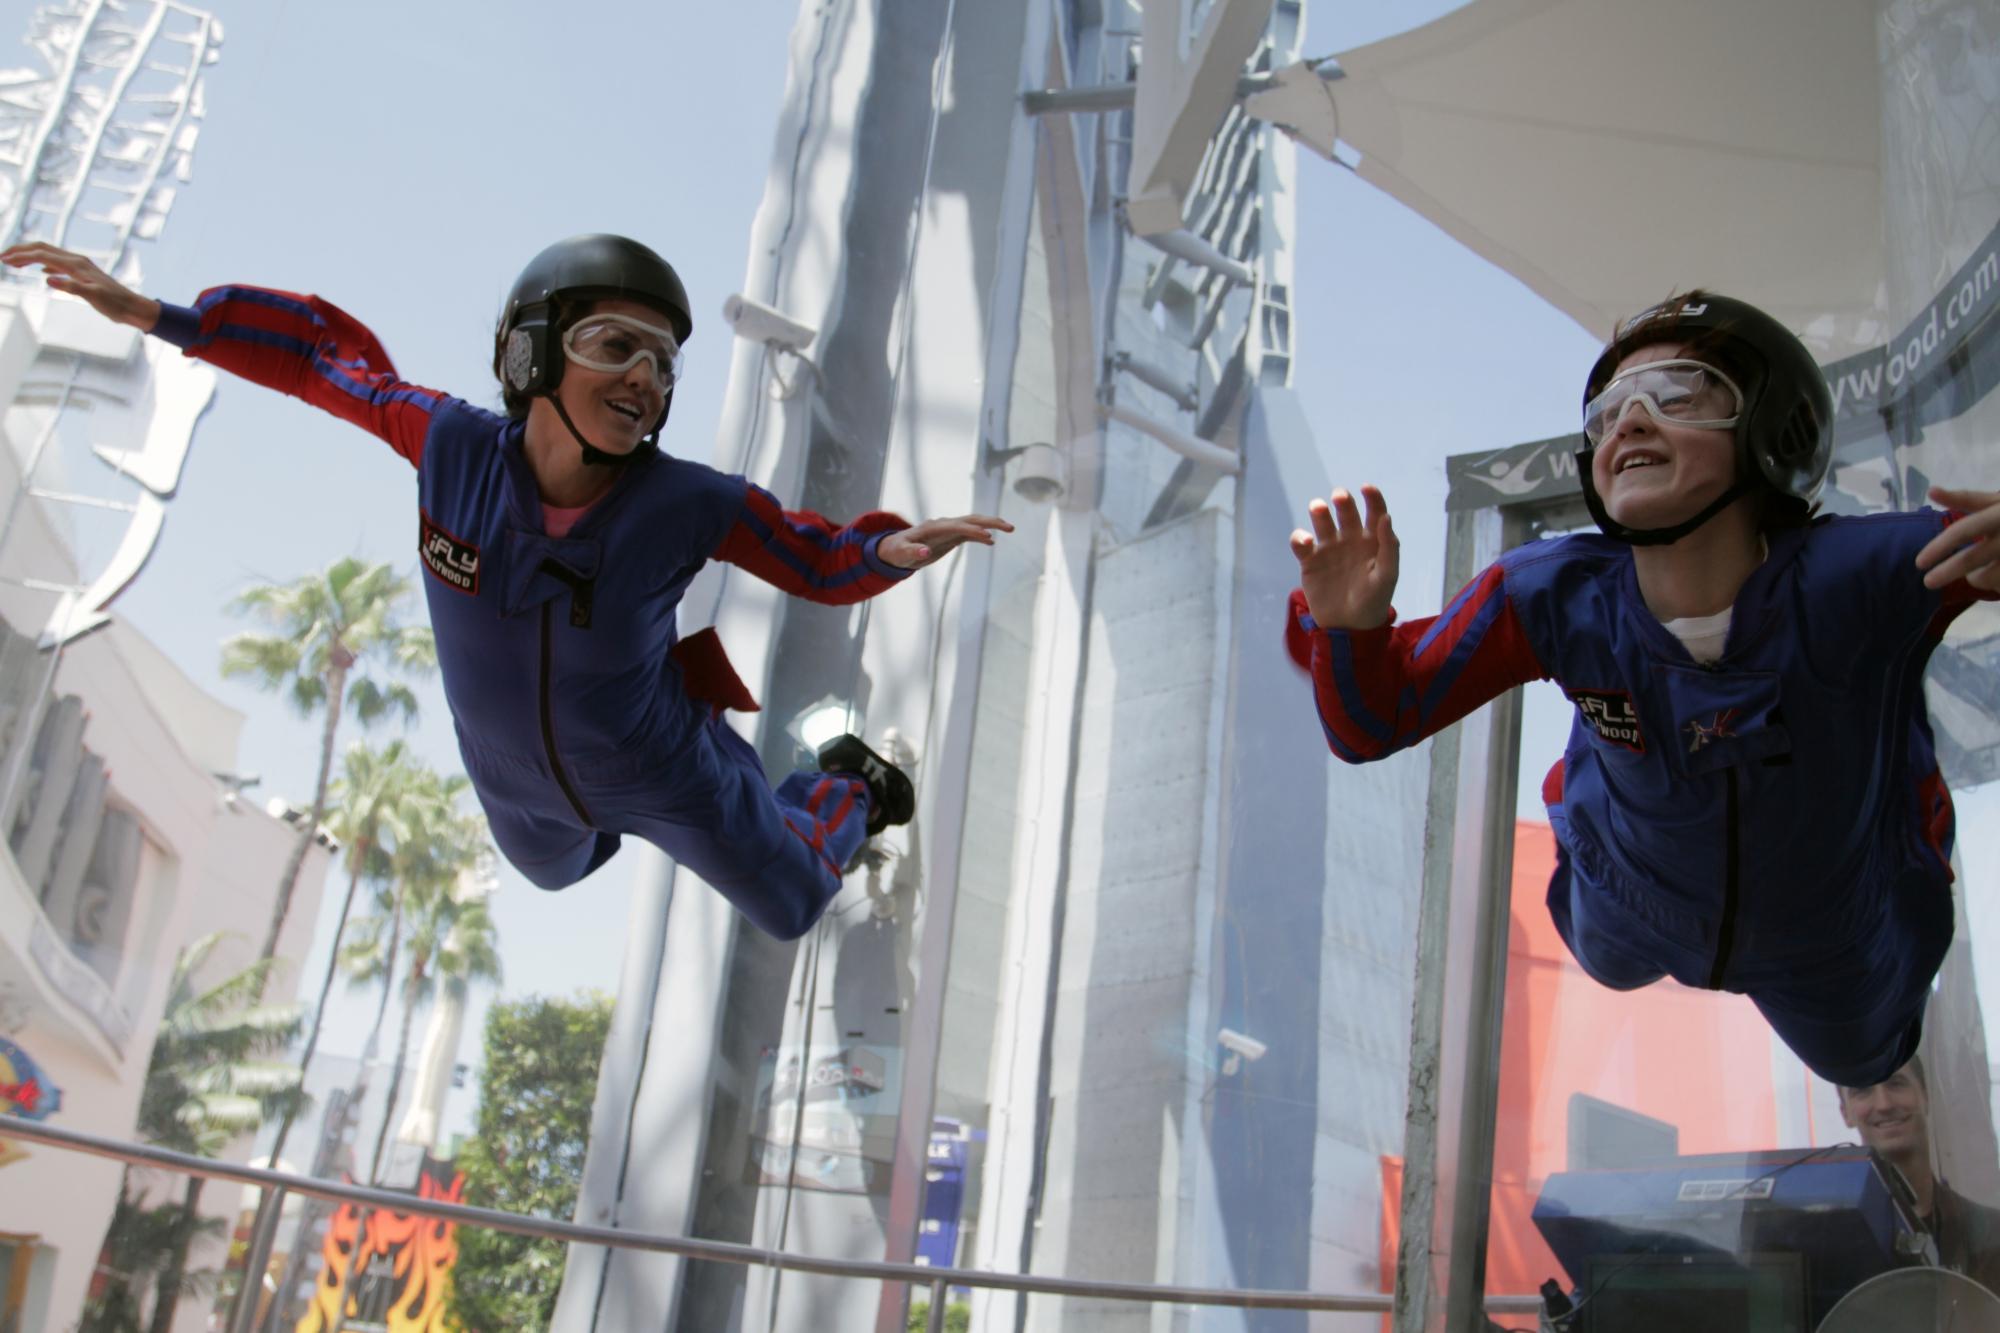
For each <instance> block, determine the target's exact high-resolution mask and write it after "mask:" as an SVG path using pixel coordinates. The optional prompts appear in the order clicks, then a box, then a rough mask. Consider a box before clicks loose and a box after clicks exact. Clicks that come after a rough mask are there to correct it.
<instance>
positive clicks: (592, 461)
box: [545, 393, 666, 467]
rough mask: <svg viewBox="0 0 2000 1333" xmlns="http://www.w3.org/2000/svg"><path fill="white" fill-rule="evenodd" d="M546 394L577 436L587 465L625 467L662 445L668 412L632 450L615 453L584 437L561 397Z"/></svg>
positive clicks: (663, 414) (565, 423) (564, 422)
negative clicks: (663, 426) (661, 439)
mask: <svg viewBox="0 0 2000 1333" xmlns="http://www.w3.org/2000/svg"><path fill="white" fill-rule="evenodd" d="M545 396H546V397H547V398H548V400H549V405H550V406H551V407H553V408H555V410H556V415H557V416H559V417H561V418H562V424H563V425H565V426H567V427H569V433H570V434H571V435H572V436H574V437H575V439H576V442H577V445H578V447H580V448H581V449H582V450H583V462H584V466H586V467H625V466H628V465H629V464H632V463H636V462H638V461H639V460H640V459H641V458H646V457H649V456H650V455H652V454H653V453H654V452H655V451H657V450H658V449H659V447H660V426H661V425H664V424H665V422H666V414H665V413H664V412H663V413H661V414H660V421H659V422H658V423H656V424H655V425H654V427H653V432H652V434H650V435H648V436H646V437H645V438H644V439H642V440H640V441H639V443H638V444H637V445H636V446H634V447H633V449H632V452H630V453H627V454H614V453H612V452H611V451H609V450H608V449H600V448H598V447H597V446H596V445H594V444H592V443H591V442H590V441H589V440H586V439H584V438H583V432H582V431H580V430H578V429H577V428H576V423H575V422H574V421H571V420H570V419H569V410H568V409H567V408H565V407H564V406H563V404H562V399H561V398H558V397H557V396H556V395H555V394H553V393H550V394H547V395H545Z"/></svg>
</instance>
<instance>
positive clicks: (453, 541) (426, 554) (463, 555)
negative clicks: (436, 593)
mask: <svg viewBox="0 0 2000 1333" xmlns="http://www.w3.org/2000/svg"><path fill="white" fill-rule="evenodd" d="M417 513H418V517H419V518H420V519H421V520H422V524H423V526H422V528H421V530H420V532H419V534H418V541H417V553H418V554H419V555H421V556H422V557H423V558H424V568H426V569H428V570H430V572H431V573H433V574H435V575H437V576H438V577H439V578H440V579H442V580H444V581H445V582H446V583H448V584H450V585H451V586H452V587H454V588H456V589H458V590H459V591H460V592H462V593H469V594H471V595H472V596H475V597H476V596H478V595H479V548H478V547H477V546H474V545H472V544H471V543H470V542H462V541H460V540H459V539H458V538H456V537H454V536H452V535H451V534H450V533H449V532H446V531H445V530H444V529H443V528H441V527H439V526H438V525H437V524H435V523H433V522H432V521H431V516H430V515H429V514H426V513H424V512H423V511H422V510H418V511H417Z"/></svg>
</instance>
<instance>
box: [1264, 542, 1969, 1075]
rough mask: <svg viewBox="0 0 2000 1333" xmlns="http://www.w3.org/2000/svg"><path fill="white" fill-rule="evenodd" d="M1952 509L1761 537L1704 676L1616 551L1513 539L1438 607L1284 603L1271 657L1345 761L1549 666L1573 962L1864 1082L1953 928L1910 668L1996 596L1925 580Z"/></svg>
mask: <svg viewBox="0 0 2000 1333" xmlns="http://www.w3.org/2000/svg"><path fill="white" fill-rule="evenodd" d="M1949 517H1950V516H1948V515H1944V514H1940V513H1939V512H1938V511H1936V510H1930V509H1922V510H1917V511H1914V512H1910V513H1898V514H1877V515H1870V516H1868V517H1863V518H1830V519H1822V520H1820V521H1818V522H1816V523H1814V524H1813V525H1812V526H1811V527H1808V528H1801V529H1792V530H1783V531H1776V532H1772V533H1770V534H1769V542H1770V555H1769V557H1768V558H1767V559H1766V560H1765V561H1764V563H1763V564H1762V565H1761V566H1760V567H1759V568H1758V569H1757V571H1756V572H1755V573H1753V574H1752V575H1751V576H1750V579H1749V581H1748V582H1747V583H1745V584H1744V586H1743V589H1742V591H1741V593H1740V594H1739V595H1738V597H1737V600H1736V605H1735V608H1734V613H1733V615H1732V617H1731V621H1730V626H1729V634H1728V639H1727V642H1726V644H1725V646H1724V650H1723V654H1722V657H1721V659H1720V660H1719V661H1717V662H1715V663H1714V664H1712V665H1709V666H1703V665H1701V664H1699V663H1697V662H1696V661H1695V659H1694V658H1693V657H1692V656H1690V655H1689V653H1688V651H1687V649H1686V648H1685V647H1684V646H1683V645H1682V644H1681V642H1680V641H1679V640H1678V639H1676V638H1675V637H1674V636H1673V634H1672V633H1671V632H1669V631H1668V630H1667V628H1666V627H1665V626H1664V625H1662V624H1661V623H1660V622H1659V621H1658V620H1657V619H1656V618H1655V617H1654V616H1653V614H1652V613H1651V612H1650V611H1648V610H1647V608H1646V604H1645V602H1644V600H1643V599H1642V598H1641V596H1640V594H1639V585H1638V577H1637V573H1636V570H1635V567H1634V565H1633V560H1632V551H1631V548H1630V547H1628V546H1626V545H1623V544H1622V543H1619V542H1616V541H1613V540H1611V539H1609V538H1606V537H1600V536H1597V535H1595V534H1589V535H1577V536H1566V537H1559V538H1556V539H1554V540H1550V541H1541V542H1533V543H1530V544H1528V545H1525V546H1521V547H1518V548H1516V549H1515V550H1512V551H1509V552H1508V553H1507V554H1506V555H1505V556H1503V557H1501V559H1500V560H1499V561H1498V562H1497V563H1495V564H1494V565H1492V566H1491V567H1490V568H1488V569H1487V570H1486V571H1485V572H1483V573H1482V574H1480V575H1479V577H1478V578H1476V579H1474V580H1473V581H1472V583H1471V584H1470V585H1468V586H1467V587H1466V588H1465V589H1464V590H1463V591H1461V592H1460V593H1459V594H1458V595H1457V597H1455V598H1454V599H1453V600H1452V602H1451V604H1450V605H1449V606H1447V607H1446V608H1445V610H1444V612H1443V614H1442V615H1439V616H1437V617H1434V618H1430V619H1424V620H1416V621H1410V622H1407V623H1404V624H1396V623H1394V620H1393V617H1392V619H1391V623H1390V624H1388V625H1385V626H1382V627H1380V628H1378V629H1373V630H1365V631H1342V630H1322V629H1320V628H1318V627H1317V626H1316V625H1315V624H1314V623H1313V620H1312V618H1311V616H1310V615H1309V614H1308V613H1307V611H1306V607H1305V596H1304V594H1303V593H1302V592H1296V591H1295V592H1294V593H1293V594H1292V603H1291V615H1290V618H1289V622H1288V624H1287V627H1286V646H1287V648H1288V650H1289V651H1290V653H1291V655H1292V657H1293V659H1294V660H1295V661H1296V662H1298V663H1299V665H1301V666H1303V667H1305V668H1307V669H1308V670H1309V671H1310V672H1311V674H1312V679H1313V690H1314V694H1315V696H1316V699H1317V702H1318V707H1319V717H1320V723H1321V726H1322V728H1323V730H1324V731H1325V734H1326V740H1327V744H1328V745H1329V746H1330V747H1331V748H1332V750H1333V752H1334V753H1335V754H1336V755H1338V756H1340V757H1341V758H1342V759H1345V760H1348V761H1349V762H1353V763H1360V762H1364V761H1366V760H1370V759H1379V758H1381V757H1382V756H1384V755H1387V754H1391V753H1393V752H1394V751H1396V750H1400V749H1402V748H1404V747H1405V746H1408V745H1412V744H1414V743H1415V742H1417V741H1418V740H1420V739H1422V738H1423V737H1425V736H1429V735H1431V734H1432V733H1433V732H1436V731H1438V730H1440V729H1442V728H1443V727H1445V726H1448V725H1449V724H1451V723H1452V722H1455V721H1457V720H1458V719H1459V718H1461V717H1464V716H1465V715H1466V714H1467V713H1470V712H1471V711H1472V710H1473V709H1475V708H1477V707H1479V706H1480V705H1481V704H1483V703H1486V702H1487V701H1489V700H1491V699H1494V698H1496V697H1497V696H1499V695H1501V694H1503V693H1505V692H1506V691H1507V690H1509V689H1512V688H1513V687H1514V686H1516V685H1520V684H1524V683H1526V682H1527V681H1530V680H1538V679H1553V680H1555V681H1556V682H1557V683H1558V684H1559V685H1561V687H1562V689H1563V692H1564V693H1565V694H1567V695H1568V696H1569V698H1570V701H1571V702H1572V703H1574V704H1575V705H1576V709H1577V712H1576V718H1575V721H1574V723H1573V724H1572V726H1571V730H1570V740H1569V745H1568V748H1567V750H1566V752H1565V754H1564V756H1563V760H1562V762H1561V763H1560V764H1558V765H1557V766H1556V767H1555V768H1554V769H1553V770H1552V771H1551V772H1550V773H1549V776H1548V779H1547V781H1546V782H1545V783H1544V784H1543V792H1542V794H1543V798H1544V800H1545V802H1546V803H1547V806H1548V811H1549V822H1550V824H1551V825H1552V826H1553V828H1554V831H1555V837H1556V849H1557V854H1556V871H1555V876H1554V878H1553V880H1552V881H1551V882H1550V884H1549V894H1548V904H1549V913H1550V915H1551V916H1552V917H1553V918H1554V921H1555V925H1556V928H1557V930H1558V931H1559V932H1560V933H1561V934H1562V937H1563V940H1564V942H1565V943H1566V944H1567V945H1568V946H1569V949H1570V952H1571V953H1572V954H1574V955H1575V957H1576V960H1577V962H1578V963H1579V964H1580V965H1581V966H1582V967H1583V969H1584V971H1586V972H1588V973H1589V974H1590V975H1591V976H1592V977H1594V978H1596V979H1597V980H1598V981H1600V982H1602V983H1603V984H1604V985H1606V986H1610V987H1612V988H1614V989H1617V990H1629V989H1633V988H1635V987H1639V986H1644V985H1647V984H1648V983H1650V982H1653V981H1657V980H1659V979H1660V978H1661V977H1663V976H1672V977H1673V978H1675V979H1676V980H1678V981H1680V982H1682V983H1683V984H1685V985H1689V986H1698V987H1706V988H1709V989H1717V990H1730V991H1736V992H1739V993H1742V994H1745V995H1748V996H1749V997H1750V999H1751V1000H1752V1001H1753V1002H1754V1003H1755V1004H1756V1005H1757V1007H1758V1009H1759V1010H1761V1011H1762V1012H1763V1014H1764V1016H1765V1018H1766V1019H1767V1020H1768V1021H1769V1022H1770V1024H1771V1026H1772V1028H1773V1029H1774V1030H1775V1031H1776V1032H1777V1034H1778V1035H1779V1037H1780V1038H1782V1039H1783V1040H1784V1042H1785V1044H1786V1045H1788V1046H1789V1047H1791V1049H1792V1050H1793V1051H1794V1052H1796V1053H1797V1054H1798V1056H1799V1057H1800V1058H1801V1059H1802V1060H1804V1061H1805V1062H1806V1064H1807V1065H1809V1066H1810V1067H1811V1068H1812V1069H1813V1071H1814V1072H1815V1073H1817V1074H1819V1075H1820V1076H1821V1077H1823V1078H1826V1079H1828V1080H1830V1081H1832V1082H1834V1083H1837V1084H1841V1085H1844V1086H1848V1087H1867V1086H1870V1085H1872V1084H1875V1083H1879V1082H1881V1081H1882V1080H1884V1079H1886V1078H1887V1077H1888V1076H1889V1075H1890V1074H1892V1073H1893V1072H1895V1071H1896V1070H1897V1069H1899V1068H1901V1067H1902V1065H1903V1064H1904V1063H1905V1062H1907V1061H1908V1059H1909V1058H1910V1056H1911V1055H1913V1054H1914V1053H1915V1052H1916V1047H1917V1040H1918V1037H1919V1036H1920V1035H1921V1032H1922V1023H1923V1011H1924V1002H1925V1000H1926V998H1927V997H1928V995H1929V991H1930V983H1931V979H1932V978H1933V977H1934V976H1935V975H1936V973H1937V970H1938V967H1939V966H1940V965H1941V964H1942V962H1943V961H1944V956H1945V950H1946V948H1947V947H1948V946H1949V945H1950V943H1951V937H1952V899H1951V889H1950V885H1951V879H1952V872H1951V843H1952V807H1951V795H1950V793H1949V792H1948V791H1947V790H1946V787H1945V784H1944V779H1943V778H1942V776H1940V774H1939V771H1938V766H1937V760H1936V756H1935V754H1934V748H1933V744H1932V739H1931V729H1930V719H1929V717H1928V715H1927V714H1926V712H1925V709H1924V698H1923V675H1924V665H1925V663H1926V661H1927V660H1928V659H1929V657H1930V654H1931V651H1932V649H1933V648H1935V647H1936V645H1937V643H1938V641H1939V640H1940V638H1941V637H1942V636H1943V634H1944V630H1945V626H1946V625H1947V624H1949V623H1950V621H1951V620H1952V618H1953V617H1954V616H1956V615H1958V614H1959V613H1960V612H1961V611H1963V610H1964V609H1965V608H1966V607H1967V606H1968V605H1970V604H1971V603H1972V602H1973V601H1974V600H1975V599H1978V598H1981V597H1986V598H1990V597H1991V596H1993V594H1990V593H1982V592H1980V591H1978V590H1976V589H1974V588H1973V587H1971V585H1969V584H1967V583H1965V582H1964V581H1962V580H1961V581H1960V582H1958V583H1955V584H1953V585H1951V586H1950V587H1947V588H1945V589H1942V590H1932V589H1929V588H1926V587H1924V586H1923V581H1922V573H1921V571H1919V570H1918V569H1917V568H1916V565H1915V558H1916V554H1917V552H1918V551H1919V550H1920V549H1921V548H1922V547H1923V546H1924V545H1925V543H1927V542H1928V541H1930V539H1931V538H1932V537H1934V536H1936V535H1937V533H1938V531H1939V529H1940V527H1941V526H1942V525H1943V524H1944V523H1945V522H1947V521H1948V520H1949Z"/></svg>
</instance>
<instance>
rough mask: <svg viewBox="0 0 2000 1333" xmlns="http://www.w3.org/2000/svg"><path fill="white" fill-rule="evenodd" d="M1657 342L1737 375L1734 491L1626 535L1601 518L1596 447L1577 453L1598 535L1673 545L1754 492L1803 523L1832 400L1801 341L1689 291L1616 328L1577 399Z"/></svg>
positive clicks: (1743, 310) (1731, 304)
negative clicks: (1707, 353) (1684, 516)
mask: <svg viewBox="0 0 2000 1333" xmlns="http://www.w3.org/2000/svg"><path fill="white" fill-rule="evenodd" d="M1663 342H1685V343H1690V344H1694V345H1695V347H1696V349H1697V350H1696V355H1697V356H1699V354H1700V352H1701V351H1703V350H1707V349H1713V352H1714V355H1716V357H1717V358H1718V359H1719V360H1723V361H1725V362H1726V363H1727V364H1726V365H1725V366H1724V367H1723V369H1725V370H1729V371H1732V372H1733V373H1735V374H1738V375H1740V376H1741V379H1740V380H1739V383H1738V387H1739V388H1741V389H1742V391H1743V410H1742V412H1741V413H1740V414H1739V415H1738V418H1737V423H1736V477H1737V480H1736V484H1735V485H1734V486H1732V487H1730V488H1729V490H1727V491H1725V492H1724V493H1723V494H1722V496H1720V497H1719V498H1718V499H1717V500H1716V501H1715V503H1713V504H1711V505H1710V506H1709V507H1708V508H1706V509H1704V510H1703V511H1702V512H1701V513H1699V514H1696V515H1695V516H1694V517H1693V518H1691V519H1689V520H1687V521H1686V522H1684V523H1680V524H1676V525H1675V526H1673V527H1671V528H1653V529H1643V530H1642V529H1634V528H1627V527H1625V526H1623V525H1622V524H1620V523H1618V522H1616V521H1615V520H1613V519H1612V518H1611V516H1610V515H1609V514H1607V513H1606V512H1605V511H1604V504H1603V501H1602V500H1601V499H1600V498H1599V497H1598V494H1597V487H1596V484H1595V482H1594V481H1593V479H1592V477H1591V475H1590V460H1591V455H1592V454H1593V453H1594V452H1595V450H1594V449H1592V448H1590V447H1588V446H1586V447H1585V448H1584V449H1582V450H1581V451H1579V452H1578V454H1577V462H1578V465H1579V466H1578V471H1579V473H1580V474H1581V480H1582V482H1583V496H1584V502H1585V503H1586V504H1587V505H1588V506H1589V508H1590V516H1591V517H1592V518H1594V519H1595V520H1597V526H1598V527H1599V528H1600V529H1602V530H1603V532H1604V534H1605V535H1606V536H1609V537H1615V538H1617V539H1618V540H1620V541H1625V542H1631V543H1633V544H1635V545H1652V544H1657V543H1662V542H1672V541H1678V540H1679V539H1680V538H1682V537H1685V536H1686V535H1687V534H1688V533H1690V532H1692V531H1694V530H1695V529H1696V528H1698V527H1700V526H1701V525H1702V524H1703V523H1706V522H1707V521H1708V520H1709V519H1711V518H1713V517H1714V516H1715V515H1716V514H1718V513H1720V512H1721V511H1722V510H1723V509H1724V508H1725V507H1727V506H1728V505H1729V504H1731V503H1733V502H1734V501H1735V500H1736V499H1737V498H1738V497H1740V496H1742V495H1744V494H1746V493H1748V492H1749V491H1751V490H1754V489H1757V488H1759V487H1761V488H1763V489H1765V490H1768V491H1772V492H1775V493H1776V494H1777V495H1778V496H1780V497H1782V499H1783V501H1784V502H1785V507H1786V508H1787V509H1788V510H1789V511H1791V513H1792V514H1793V515H1795V516H1797V517H1800V518H1803V516H1804V515H1805V514H1807V513H1808V512H1810V511H1811V508H1812V505H1813V502H1814V501H1815V500H1816V499H1818V498H1819V492H1820V487H1821V486H1823V485H1824V484H1825V482H1826V474H1827V472H1828V470H1829V469H1830V468H1831V467H1832V464H1833V395H1832V393H1831V392H1829V391H1828V389H1827V385H1826V376H1825V375H1824V374H1822V373H1821V372H1820V368H1819V363H1818V362H1816V361H1814V360H1813V356H1812V353H1811V352H1809V351H1807V350H1806V346H1805V344H1804V343H1802V342H1800V341H1799V340H1798V338H1797V337H1795V336H1794V335H1793V334H1792V331H1791V330H1790V329H1787V328H1786V327H1785V326H1784V325H1783V324H1780V323H1779V322H1778V321H1777V320H1775V319H1773V318H1772V317H1771V316H1769V315H1767V314H1765V313H1764V312H1763V311H1761V310H1759V309H1758V308H1757V307H1756V306H1753V305H1750V304H1748V303H1747V302H1743V301H1737V300H1734V299H1732V298H1730V297H1727V296H1717V295H1716V294H1714V293H1713V292H1704V291H1699V290H1696V291H1692V292H1688V293H1687V294H1685V295H1683V296H1675V297H1671V298H1669V299H1668V300H1666V301H1663V302H1661V303H1660V304H1659V305H1656V306H1653V307H1652V308H1650V309H1647V310H1642V311H1640V312H1639V313H1638V314H1636V315H1634V316H1632V317H1631V318H1630V319H1628V320H1625V321H1624V322H1623V323H1621V324H1620V325H1619V326H1618V331H1617V333H1616V335H1615V336H1613V338H1612V339H1611V342H1610V344H1609V345H1608V346H1606V347H1605V349H1604V351H1603V352H1602V353H1600V354H1599V355H1598V358H1597V363H1596V364H1595V365H1593V366H1592V367H1591V368H1590V377H1589V379H1587V380H1586V381H1585V382H1584V388H1583V401H1584V402H1585V403H1586V404H1588V403H1589V402H1590V400H1591V399H1593V398H1595V397H1596V396H1597V395H1598V394H1599V393H1600V392H1602V391H1603V389H1604V386H1605V385H1606V384H1607V383H1609V382H1610V380H1611V377H1612V372H1614V371H1615V370H1617V368H1618V364H1619V362H1621V361H1623V360H1624V359H1625V358H1626V356H1627V355H1629V354H1630V353H1631V352H1632V351H1633V350H1635V349H1637V348H1640V347H1644V346H1646V345H1647V344H1649V343H1663Z"/></svg>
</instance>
